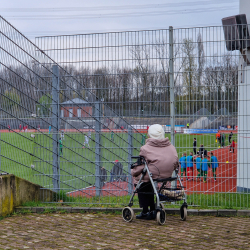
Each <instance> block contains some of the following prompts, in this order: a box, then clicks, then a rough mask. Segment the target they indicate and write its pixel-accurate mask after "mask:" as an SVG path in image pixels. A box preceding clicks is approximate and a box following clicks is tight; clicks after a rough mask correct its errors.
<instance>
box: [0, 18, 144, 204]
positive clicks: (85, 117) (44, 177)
mask: <svg viewBox="0 0 250 250" xmlns="http://www.w3.org/2000/svg"><path fill="white" fill-rule="evenodd" d="M0 25H1V26H0V27H1V29H0V30H1V33H0V34H1V47H0V49H1V59H0V65H1V67H0V71H1V74H0V75H1V76H0V81H1V84H0V94H1V95H0V104H1V111H0V112H1V113H0V116H1V122H0V128H1V130H0V132H1V134H0V135H1V157H0V160H1V161H0V171H1V173H12V174H15V175H17V176H19V177H22V178H25V179H27V180H29V181H31V182H34V183H37V184H39V185H41V186H42V188H43V189H52V190H53V191H54V192H55V200H54V201H56V202H57V201H58V200H64V202H74V203H86V204H93V203H94V204H97V203H103V204H116V203H117V202H118V200H119V203H121V202H123V203H124V202H125V201H126V199H127V196H128V193H131V191H132V188H133V187H132V178H131V175H130V168H129V166H130V164H131V155H132V154H135V155H138V153H139V152H138V149H139V148H140V146H141V139H140V135H141V134H140V131H139V130H136V129H134V128H132V127H131V126H130V124H129V123H128V122H127V121H126V120H124V119H123V118H122V117H121V116H119V115H118V114H117V113H115V112H114V111H113V110H112V109H111V108H110V107H109V106H107V103H105V101H104V100H103V99H102V98H100V96H98V95H96V94H97V93H92V92H90V91H89V89H88V88H86V85H85V82H84V81H83V80H82V79H85V77H83V76H82V75H81V76H80V77H77V75H76V74H74V72H73V67H69V66H67V65H61V66H59V65H58V64H57V63H56V62H55V61H53V60H52V59H51V58H50V57H49V56H47V55H46V54H45V52H44V51H43V50H41V49H39V48H38V47H37V46H36V45H35V44H33V43H32V42H31V41H29V40H28V39H27V38H26V37H25V36H23V35H22V34H21V33H20V32H19V31H18V30H16V29H15V28H14V27H13V26H12V25H11V24H10V23H8V22H7V21H6V20H5V19H3V18H0ZM117 162H119V164H120V165H119V166H120V169H121V171H120V172H119V173H117V169H118V168H119V166H118V167H117ZM111 176H112V180H109V179H110V178H111ZM44 194H45V196H44V197H41V199H42V200H44V201H46V193H44ZM121 197H124V198H121Z"/></svg>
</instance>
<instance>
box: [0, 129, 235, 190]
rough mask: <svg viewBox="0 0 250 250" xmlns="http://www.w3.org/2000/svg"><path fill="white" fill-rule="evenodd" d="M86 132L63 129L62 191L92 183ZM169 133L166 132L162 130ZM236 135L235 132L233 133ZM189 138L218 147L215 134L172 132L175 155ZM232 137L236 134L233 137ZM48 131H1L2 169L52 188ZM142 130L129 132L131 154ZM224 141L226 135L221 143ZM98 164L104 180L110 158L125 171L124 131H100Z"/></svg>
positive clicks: (189, 147) (184, 148) (185, 147)
mask: <svg viewBox="0 0 250 250" xmlns="http://www.w3.org/2000/svg"><path fill="white" fill-rule="evenodd" d="M87 134H88V133H86V134H85V133H73V132H72V133H65V136H64V139H63V140H62V142H63V150H62V154H60V157H59V165H60V170H59V174H60V188H61V189H62V190H64V191H65V192H69V191H73V190H76V189H82V188H85V187H88V186H91V185H94V184H95V150H96V147H95V133H91V139H90V140H89V145H84V141H85V135H87ZM166 137H169V138H170V140H171V137H170V134H166ZM234 137H236V135H234ZM193 138H196V140H197V151H198V149H199V145H200V144H203V145H204V148H205V149H206V150H207V151H210V150H213V149H215V148H218V146H219V144H218V143H216V142H215V134H204V135H189V134H175V146H176V149H177V152H178V156H179V157H181V155H182V153H184V152H186V153H187V154H189V152H190V151H193ZM233 139H236V138H233ZM52 143H53V140H52V135H51V134H48V133H44V134H42V133H35V138H32V137H31V133H14V132H11V133H1V156H2V157H1V158H2V159H1V167H0V169H1V170H2V171H5V172H8V173H11V174H15V175H17V176H19V177H22V178H24V179H27V180H29V181H31V182H33V183H36V184H39V185H42V186H43V187H45V188H49V189H52V188H53V184H52V177H53V167H52V164H53V158H52V156H53V154H52V149H53V148H52ZM142 143H143V138H142V134H139V133H133V147H134V149H133V155H138V154H139V150H140V147H141V146H142ZM227 145H228V138H227V139H226V140H225V146H227ZM100 147H101V160H100V165H101V167H105V169H106V170H107V175H108V176H107V178H108V179H107V180H109V178H110V170H111V169H112V167H113V162H114V161H115V160H119V161H120V162H121V163H122V164H123V169H124V172H125V174H127V173H128V167H129V166H128V134H127V133H126V132H123V133H115V134H114V138H112V136H111V133H106V132H102V134H101V145H100Z"/></svg>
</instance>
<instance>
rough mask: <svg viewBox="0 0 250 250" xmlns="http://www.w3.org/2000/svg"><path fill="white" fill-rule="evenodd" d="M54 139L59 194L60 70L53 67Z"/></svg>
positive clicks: (55, 179) (55, 183) (54, 164)
mask: <svg viewBox="0 0 250 250" xmlns="http://www.w3.org/2000/svg"><path fill="white" fill-rule="evenodd" d="M52 73H53V76H52V129H53V132H52V139H53V190H54V191H55V192H58V191H59V189H60V187H59V183H60V180H59V178H60V175H59V172H60V171H59V168H60V164H59V69H58V65H52Z"/></svg>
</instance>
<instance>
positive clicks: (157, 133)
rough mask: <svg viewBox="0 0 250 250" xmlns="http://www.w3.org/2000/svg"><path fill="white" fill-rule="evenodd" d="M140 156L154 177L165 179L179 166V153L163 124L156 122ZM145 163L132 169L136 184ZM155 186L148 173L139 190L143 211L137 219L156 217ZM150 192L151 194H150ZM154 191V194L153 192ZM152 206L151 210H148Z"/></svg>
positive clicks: (150, 129)
mask: <svg viewBox="0 0 250 250" xmlns="http://www.w3.org/2000/svg"><path fill="white" fill-rule="evenodd" d="M140 156H143V157H144V158H145V159H146V161H147V164H148V168H149V171H150V173H152V178H153V179H164V178H169V177H171V176H172V173H173V171H174V170H175V169H176V168H177V167H178V155H177V152H176V149H175V147H174V146H173V145H172V144H171V143H170V141H169V139H168V138H165V132H164V130H163V128H162V126H161V125H159V124H154V125H152V126H150V127H149V129H148V139H147V140H146V144H145V145H144V146H142V147H141V150H140ZM143 168H144V164H143V165H138V166H136V167H134V168H133V169H131V174H132V176H133V177H134V184H135V186H136V184H137V183H138V181H139V179H140V176H141V172H142V170H143ZM153 192H154V191H153V187H152V185H151V183H150V180H149V176H148V174H146V175H145V176H144V179H143V183H142V185H141V186H140V188H139V190H138V199H139V204H140V207H141V208H142V212H141V213H140V214H139V215H137V216H136V218H137V219H145V220H151V219H155V216H156V213H155V202H154V193H153ZM148 193H150V194H148ZM151 193H152V194H151ZM148 207H150V211H149V210H148Z"/></svg>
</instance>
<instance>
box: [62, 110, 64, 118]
mask: <svg viewBox="0 0 250 250" xmlns="http://www.w3.org/2000/svg"><path fill="white" fill-rule="evenodd" d="M61 117H64V110H63V109H61Z"/></svg>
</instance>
